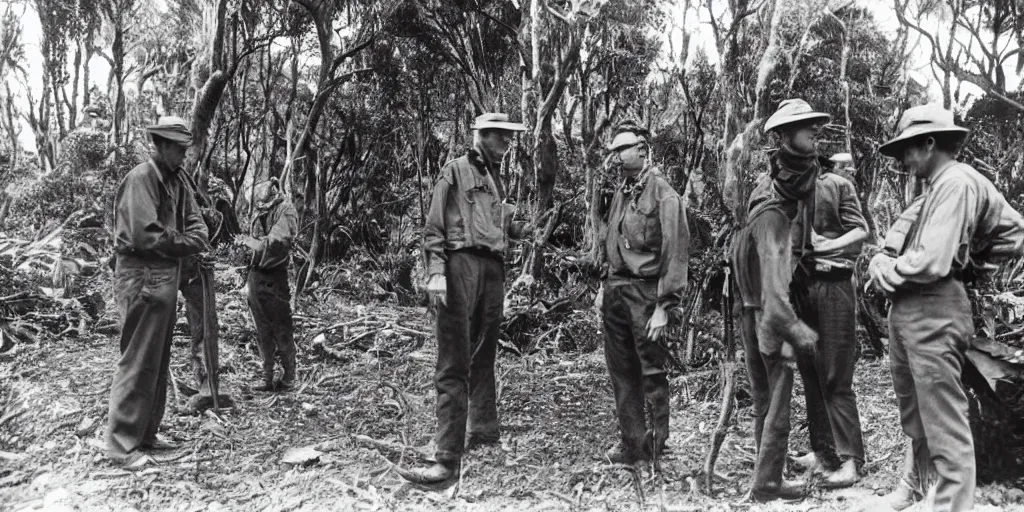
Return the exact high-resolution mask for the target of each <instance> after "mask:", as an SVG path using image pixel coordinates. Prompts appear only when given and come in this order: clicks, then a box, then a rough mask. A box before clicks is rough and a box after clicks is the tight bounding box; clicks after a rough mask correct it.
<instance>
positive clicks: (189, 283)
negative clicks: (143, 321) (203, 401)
mask: <svg viewBox="0 0 1024 512" xmlns="http://www.w3.org/2000/svg"><path fill="white" fill-rule="evenodd" d="M180 290H181V296H182V297H183V298H184V299H185V318H186V319H187V320H188V331H189V333H190V334H191V337H192V339H191V347H190V353H189V361H190V362H191V363H192V376H193V377H194V378H195V380H196V386H198V387H197V389H198V390H199V391H200V393H209V383H207V381H206V363H205V358H206V355H205V353H204V351H203V345H204V344H205V343H206V340H205V338H204V336H203V333H204V331H203V282H202V280H201V279H200V278H199V269H198V268H195V267H194V266H193V268H192V269H189V270H186V271H184V272H183V273H182V278H181V286H180ZM216 309H217V308H214V316H216V314H217V313H216ZM214 353H216V351H215V352H214ZM217 364H218V362H217V361H216V360H215V361H213V367H214V368H217Z"/></svg>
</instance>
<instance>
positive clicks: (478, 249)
mask: <svg viewBox="0 0 1024 512" xmlns="http://www.w3.org/2000/svg"><path fill="white" fill-rule="evenodd" d="M451 252H460V253H463V254H469V255H472V256H479V257H481V258H489V259H493V260H497V261H499V262H501V263H502V264H504V263H505V257H504V256H502V255H501V253H500V252H495V251H492V250H490V249H488V248H486V247H483V246H479V245H478V246H474V247H463V248H462V249H456V250H454V251H451Z"/></svg>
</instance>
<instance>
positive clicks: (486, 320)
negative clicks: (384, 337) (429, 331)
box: [434, 251, 505, 463]
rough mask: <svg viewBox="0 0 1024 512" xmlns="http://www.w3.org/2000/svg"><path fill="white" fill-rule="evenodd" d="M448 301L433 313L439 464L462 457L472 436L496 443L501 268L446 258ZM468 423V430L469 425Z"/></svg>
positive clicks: (492, 260) (461, 256)
mask: <svg viewBox="0 0 1024 512" xmlns="http://www.w3.org/2000/svg"><path fill="white" fill-rule="evenodd" d="M445 275H446V281H447V284H448V288H447V292H446V303H445V305H442V306H441V307H440V308H439V310H438V312H437V328H436V336H437V368H436V372H435V373H434V385H435V387H436V388H437V435H436V436H435V439H434V442H435V444H436V445H437V452H436V453H435V456H436V458H437V460H438V461H439V462H447V463H452V462H458V461H459V460H460V459H461V458H462V453H463V451H464V447H465V442H466V431H467V428H468V431H469V435H470V437H471V438H475V439H479V440H481V441H497V440H498V439H499V436H500V428H499V424H498V403H497V402H498V399H497V392H496V389H495V382H494V358H495V355H496V352H497V348H498V334H499V332H500V329H501V321H502V318H503V315H504V299H505V268H504V264H503V262H502V261H501V260H500V259H499V258H498V257H497V256H493V257H492V256H482V255H479V254H475V253H470V252H467V251H454V252H450V253H449V254H448V262H447V263H446V264H445ZM467 423H468V427H467Z"/></svg>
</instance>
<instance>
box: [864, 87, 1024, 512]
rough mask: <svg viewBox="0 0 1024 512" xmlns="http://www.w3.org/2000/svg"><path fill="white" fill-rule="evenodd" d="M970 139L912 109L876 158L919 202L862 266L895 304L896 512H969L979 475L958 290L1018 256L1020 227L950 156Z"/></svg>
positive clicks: (964, 316) (934, 111) (963, 302)
mask: <svg viewBox="0 0 1024 512" xmlns="http://www.w3.org/2000/svg"><path fill="white" fill-rule="evenodd" d="M967 133H968V130H967V129H966V128H963V127H961V126H957V125H956V124H955V123H954V121H953V113H952V112H950V111H949V110H946V109H944V108H942V107H941V106H938V105H923V106H918V107H913V108H910V109H908V110H907V111H906V112H904V113H903V116H902V118H901V119H900V123H899V129H898V132H897V135H896V136H895V137H894V138H893V139H892V140H890V141H889V142H886V143H885V144H883V145H882V146H881V147H879V148H878V151H879V152H881V153H882V154H883V155H885V156H888V157H891V158H895V159H897V160H898V161H899V162H900V164H902V166H903V168H904V169H905V170H906V171H907V172H908V173H910V174H911V175H913V176H914V177H916V178H918V179H920V180H922V182H923V183H922V185H923V191H922V193H921V194H920V195H918V196H917V198H915V199H914V200H913V201H912V202H911V204H910V205H909V206H908V207H907V210H906V211H904V212H903V213H902V214H901V215H900V216H899V218H898V219H897V220H896V222H895V223H894V224H893V225H892V227H890V228H889V231H888V233H886V238H885V244H884V247H883V250H882V252H880V253H878V254H876V255H875V256H874V257H873V258H872V259H871V264H870V265H869V266H868V274H869V275H870V278H871V281H870V284H871V285H874V286H877V287H878V289H879V290H881V291H882V292H883V293H885V294H886V296H888V297H889V299H890V300H891V301H892V307H891V308H890V309H889V365H890V369H891V371H892V380H893V387H894V388H895V391H896V400H897V403H898V404H899V408H900V422H901V423H902V426H903V432H904V433H905V434H906V435H907V436H908V437H909V438H910V440H911V446H910V450H909V452H908V453H907V456H906V458H905V459H904V467H903V475H902V477H903V478H902V481H901V482H900V485H898V486H897V488H896V489H895V490H894V491H893V492H892V493H891V494H890V495H888V496H887V497H886V501H887V502H888V505H889V506H890V507H891V508H893V509H896V510H901V509H904V508H907V507H910V506H911V505H912V504H913V502H914V501H915V500H917V499H921V498H925V497H926V498H927V501H928V502H926V503H925V505H924V509H925V510H936V511H943V512H945V511H956V512H959V511H962V510H970V509H971V507H972V506H973V504H974V491H975V486H976V478H977V475H976V467H975V455H974V440H973V438H972V436H971V425H970V422H969V421H968V414H967V410H968V403H967V394H966V391H965V389H964V385H963V382H962V380H961V372H962V371H963V365H964V359H965V357H966V356H965V352H966V351H967V349H968V348H970V346H971V339H972V338H973V336H974V322H973V317H972V308H971V302H970V300H969V299H968V295H967V290H966V286H965V284H967V283H970V282H971V280H972V279H971V278H972V277H974V276H978V275H980V274H984V273H986V272H988V271H991V270H995V269H997V268H998V267H997V265H996V264H997V263H999V262H1001V261H1005V260H1006V259H1008V258H1012V257H1019V256H1020V255H1021V254H1022V253H1024V218H1022V217H1021V214H1020V213H1018V212H1017V211H1016V210H1014V209H1013V207H1012V206H1010V204H1009V203H1007V201H1006V199H1005V198H1004V197H1003V195H1002V194H1001V193H999V191H998V190H996V187H995V186H994V185H993V184H992V182H991V181H989V180H988V179H987V178H985V177H984V176H983V175H981V174H980V173H978V171H977V170H975V169H974V168H973V167H971V166H970V165H967V164H964V163H961V162H958V161H957V160H956V154H957V152H958V151H959V149H960V146H961V145H962V144H963V141H964V139H965V137H966V136H967Z"/></svg>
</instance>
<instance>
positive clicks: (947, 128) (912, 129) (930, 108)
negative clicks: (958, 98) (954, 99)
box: [878, 105, 970, 158]
mask: <svg viewBox="0 0 1024 512" xmlns="http://www.w3.org/2000/svg"><path fill="white" fill-rule="evenodd" d="M968 132H970V130H968V129H967V128H964V127H963V126H957V125H956V123H955V122H953V112H952V111H950V110H946V109H944V108H942V107H941V106H939V105H920V106H917V107H912V108H908V109H907V111H906V112H904V113H903V116H902V117H900V124H899V126H898V127H897V128H896V136H895V137H893V138H892V139H891V140H889V141H888V142H886V143H885V144H882V145H881V146H879V147H878V151H879V152H880V153H882V154H883V155H885V156H888V157H892V158H896V157H898V156H899V152H900V150H901V149H902V147H903V146H904V145H905V144H906V143H907V142H908V141H910V140H911V139H914V138H917V137H920V136H922V135H928V134H932V133H958V134H962V135H965V136H966V135H967V133H968Z"/></svg>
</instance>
